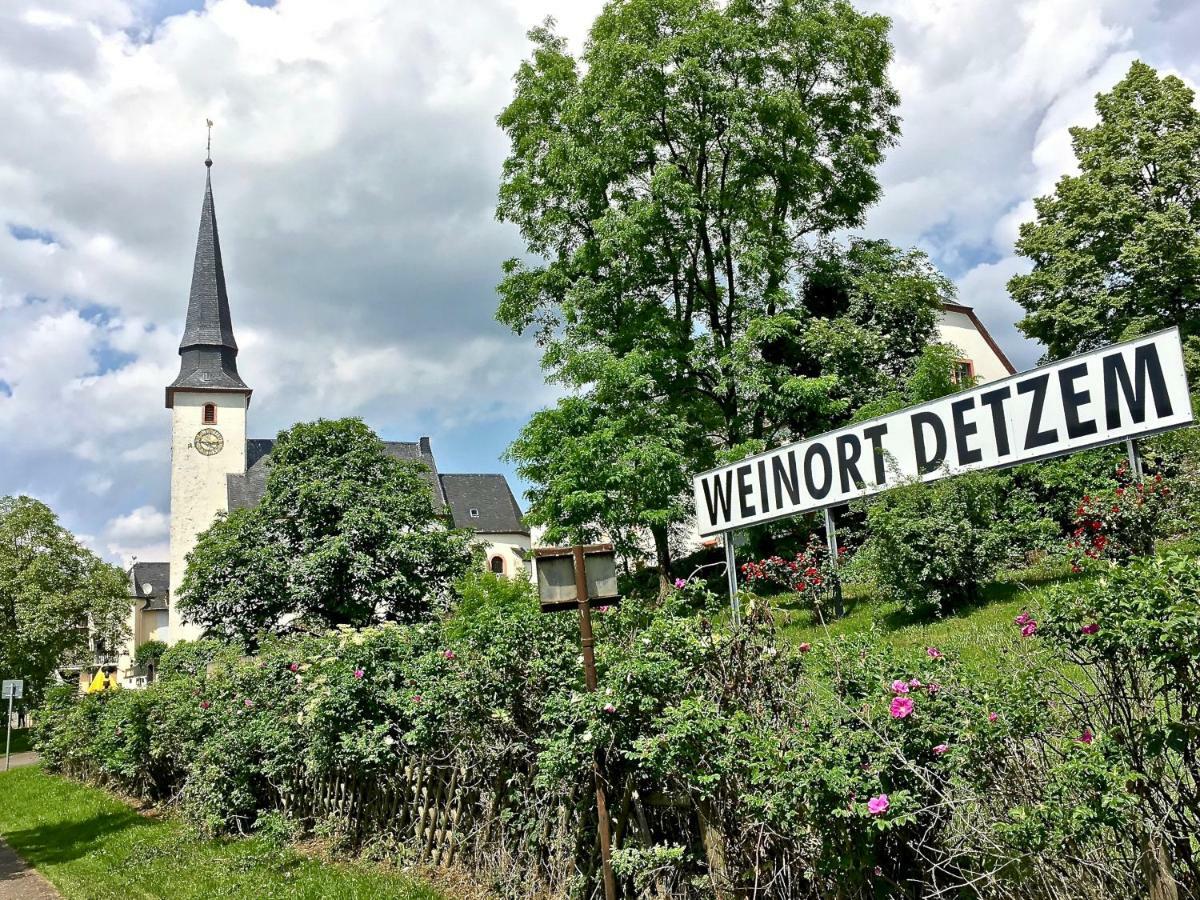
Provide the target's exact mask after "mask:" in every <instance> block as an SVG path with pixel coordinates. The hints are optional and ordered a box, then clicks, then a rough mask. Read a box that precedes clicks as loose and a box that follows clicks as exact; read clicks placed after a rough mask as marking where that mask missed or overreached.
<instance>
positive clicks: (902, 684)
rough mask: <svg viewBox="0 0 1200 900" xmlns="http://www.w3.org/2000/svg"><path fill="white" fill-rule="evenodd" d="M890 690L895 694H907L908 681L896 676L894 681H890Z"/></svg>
mask: <svg viewBox="0 0 1200 900" xmlns="http://www.w3.org/2000/svg"><path fill="white" fill-rule="evenodd" d="M892 691H893V692H894V693H897V694H907V693H908V682H907V681H903V680H901V679H899V678H897V679H896V680H895V681H893V682H892Z"/></svg>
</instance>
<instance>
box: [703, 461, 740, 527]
mask: <svg viewBox="0 0 1200 900" xmlns="http://www.w3.org/2000/svg"><path fill="white" fill-rule="evenodd" d="M722 477H724V479H725V486H724V487H723V488H722V486H721V478H722ZM709 481H710V479H708V478H705V479H704V481H702V482H701V483H700V484H701V486H702V487H703V488H704V505H705V507H707V509H708V521H710V522H712V523H713V524H714V525H719V524H720V523H722V522H728V521H729V511H730V510H729V508H730V505H731V504H732V503H733V470H732V469H730V470H729V471H727V472H721V473H718V474H717V475H714V476H713V477H712V479H711V481H712V490H709V487H708V484H709ZM718 509H720V512H721V515H720V516H718V515H717V510H718Z"/></svg>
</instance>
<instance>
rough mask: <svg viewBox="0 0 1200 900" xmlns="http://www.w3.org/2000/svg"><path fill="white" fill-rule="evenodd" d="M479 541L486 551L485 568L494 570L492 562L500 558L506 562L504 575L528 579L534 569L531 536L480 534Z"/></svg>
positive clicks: (514, 533) (515, 533) (513, 533)
mask: <svg viewBox="0 0 1200 900" xmlns="http://www.w3.org/2000/svg"><path fill="white" fill-rule="evenodd" d="M477 541H478V543H479V544H480V546H482V547H483V549H484V562H483V564H484V567H485V568H486V569H488V570H489V571H491V570H492V568H491V567H492V560H493V559H495V558H497V557H499V558H500V559H501V560H503V562H504V574H505V575H506V576H508V577H509V578H516V577H522V578H528V577H530V574H531V572H532V567H531V566H530V564H529V563H528V562H527V560H528V557H529V555H530V554H529V548H530V541H529V535H527V534H519V533H517V532H512V533H496V534H480V535H477Z"/></svg>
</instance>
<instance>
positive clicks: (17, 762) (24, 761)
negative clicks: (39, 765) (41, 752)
mask: <svg viewBox="0 0 1200 900" xmlns="http://www.w3.org/2000/svg"><path fill="white" fill-rule="evenodd" d="M3 750H4V748H3V747H0V772H3V771H4V753H3ZM39 759H41V757H40V756H38V755H37V754H36V753H34V752H33V751H32V750H30V751H29V752H28V753H14V754H13V755H12V756H10V757H9V760H8V767H9V768H10V769H19V768H20V767H21V766H32V765H33V764H34V763H36V762H37V761H38V760H39Z"/></svg>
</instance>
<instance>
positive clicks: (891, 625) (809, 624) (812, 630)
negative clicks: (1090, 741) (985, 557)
mask: <svg viewBox="0 0 1200 900" xmlns="http://www.w3.org/2000/svg"><path fill="white" fill-rule="evenodd" d="M1071 578H1072V576H1071V575H1070V574H1069V572H1068V571H1067V570H1066V568H1065V567H1064V568H1062V569H1044V570H1029V571H1019V572H1006V573H1004V574H1002V575H1001V576H1000V577H999V578H997V580H995V581H993V582H991V583H990V584H988V585H986V586H985V587H984V588H983V589H982V590H981V592H980V598H979V601H978V602H977V603H975V604H973V605H971V606H968V607H966V608H962V609H958V610H955V611H954V612H952V613H949V614H947V615H944V616H937V615H936V614H932V613H930V614H925V615H918V614H913V613H910V612H908V611H906V610H905V609H904V608H903V607H902V606H900V605H899V604H898V603H894V602H888V601H885V600H881V599H879V598H878V597H877V596H875V595H874V594H873V593H872V592H871V590H870V588H868V587H865V586H863V585H855V584H850V585H846V591H845V602H846V615H845V617H844V618H841V619H834V620H833V621H830V622H828V623H827V626H822V625H821V624H819V623H818V622H817V621H816V619H815V617H814V615H813V613H812V611H811V609H809V608H808V607H805V606H803V605H802V603H801V601H800V600H799V599H798V598H796V597H795V596H794V595H781V596H778V597H772V598H770V599H769V600H768V602H769V603H770V604H771V608H772V611H773V613H774V615H775V621H776V622H777V623H778V625H779V627H780V631H781V633H782V634H784V635H786V636H787V638H788V639H789V640H792V641H795V642H800V641H819V640H821V639H823V638H825V637H826V636H837V635H843V634H856V633H863V632H869V631H874V632H875V633H876V634H878V635H879V637H880V638H881V639H882V640H886V641H888V642H889V643H891V644H893V645H894V646H896V647H898V648H900V649H921V648H924V647H930V646H933V647H939V648H941V649H942V650H949V651H952V652H953V653H954V655H955V656H957V657H959V658H960V659H963V660H964V661H967V662H972V663H975V664H976V665H979V666H982V667H991V666H995V665H997V664H998V663H999V661H1000V660H1001V659H1003V658H1004V655H1005V650H1006V649H1009V648H1011V647H1014V646H1015V645H1016V644H1017V642H1018V641H1019V640H1020V636H1019V634H1018V630H1017V629H1016V628H1015V627H1014V626H1013V618H1014V617H1015V616H1017V615H1019V614H1020V613H1021V611H1022V610H1024V609H1031V610H1036V609H1037V608H1038V607H1039V605H1040V599H1041V596H1042V595H1043V594H1044V593H1045V592H1046V590H1047V589H1049V588H1050V587H1051V586H1052V585H1056V584H1061V583H1063V582H1065V581H1067V580H1068V579H1071ZM1075 580H1082V579H1081V578H1079V577H1075Z"/></svg>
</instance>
